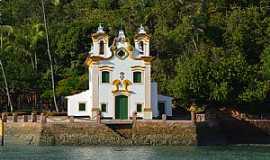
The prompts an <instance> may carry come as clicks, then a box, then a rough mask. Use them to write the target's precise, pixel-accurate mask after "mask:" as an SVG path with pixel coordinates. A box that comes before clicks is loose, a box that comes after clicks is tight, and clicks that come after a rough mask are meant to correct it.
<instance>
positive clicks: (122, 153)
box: [0, 146, 270, 160]
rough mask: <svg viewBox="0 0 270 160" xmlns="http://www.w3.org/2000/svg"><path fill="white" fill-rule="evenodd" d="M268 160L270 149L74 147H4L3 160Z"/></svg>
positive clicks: (1, 150)
mask: <svg viewBox="0 0 270 160" xmlns="http://www.w3.org/2000/svg"><path fill="white" fill-rule="evenodd" d="M96 159H98V160H232V159H233V160H269V159H270V146H269V147H267V146H229V147H137V146H136V147H101V146H98V147H94V146H92V147H75V146H74V147H73V146H44V147H41V146H5V147H0V160H96Z"/></svg>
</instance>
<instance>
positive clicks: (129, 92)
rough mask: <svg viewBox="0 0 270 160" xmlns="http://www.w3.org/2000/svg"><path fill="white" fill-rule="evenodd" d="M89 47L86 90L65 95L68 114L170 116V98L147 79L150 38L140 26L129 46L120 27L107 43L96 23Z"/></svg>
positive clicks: (149, 75)
mask: <svg viewBox="0 0 270 160" xmlns="http://www.w3.org/2000/svg"><path fill="white" fill-rule="evenodd" d="M92 41H93V44H92V47H91V51H90V52H89V56H88V57H87V59H86V61H85V64H86V65H87V66H88V68H89V89H88V90H86V91H83V92H81V93H78V94H75V95H71V96H67V97H66V98H67V101H68V102H67V103H68V106H67V109H68V116H90V117H91V119H95V116H96V113H97V112H98V111H100V112H101V115H102V118H107V119H130V118H131V117H132V115H133V113H134V112H137V116H138V117H139V118H142V119H152V118H154V117H160V116H161V115H162V114H166V115H167V116H172V97H168V96H163V95H159V94H158V90H157V83H156V82H153V81H151V61H152V59H153V57H151V56H150V47H149V46H150V37H149V35H148V34H147V33H146V32H145V30H144V28H143V27H142V26H141V27H140V28H139V31H138V33H137V34H136V35H135V37H134V42H135V44H134V46H132V45H131V44H130V43H129V41H128V39H127V38H126V37H125V33H124V31H123V30H120V31H119V33H118V36H117V37H116V38H115V39H114V41H113V43H112V44H111V46H109V36H108V35H107V34H106V33H105V31H104V30H103V27H102V26H101V25H100V26H99V27H98V30H97V32H96V33H94V34H92Z"/></svg>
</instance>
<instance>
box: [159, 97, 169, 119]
mask: <svg viewBox="0 0 270 160" xmlns="http://www.w3.org/2000/svg"><path fill="white" fill-rule="evenodd" d="M172 99H173V98H172V97H169V96H164V95H158V102H163V103H165V112H166V115H167V116H172Z"/></svg>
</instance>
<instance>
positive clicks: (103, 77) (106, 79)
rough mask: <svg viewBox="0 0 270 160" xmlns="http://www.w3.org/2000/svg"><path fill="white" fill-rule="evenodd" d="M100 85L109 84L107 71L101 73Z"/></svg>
mask: <svg viewBox="0 0 270 160" xmlns="http://www.w3.org/2000/svg"><path fill="white" fill-rule="evenodd" d="M101 79H102V80H101V81H102V83H109V82H110V72H108V71H103V72H102V77H101Z"/></svg>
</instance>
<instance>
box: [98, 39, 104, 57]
mask: <svg viewBox="0 0 270 160" xmlns="http://www.w3.org/2000/svg"><path fill="white" fill-rule="evenodd" d="M99 54H100V55H104V42H103V41H100V42H99Z"/></svg>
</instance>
